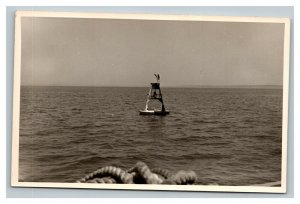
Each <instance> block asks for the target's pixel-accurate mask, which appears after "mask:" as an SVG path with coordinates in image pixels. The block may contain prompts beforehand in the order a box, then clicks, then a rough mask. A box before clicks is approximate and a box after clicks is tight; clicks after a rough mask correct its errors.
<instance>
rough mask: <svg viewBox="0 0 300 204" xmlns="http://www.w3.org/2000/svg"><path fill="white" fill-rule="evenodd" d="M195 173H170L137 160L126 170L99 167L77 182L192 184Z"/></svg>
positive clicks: (194, 179)
mask: <svg viewBox="0 0 300 204" xmlns="http://www.w3.org/2000/svg"><path fill="white" fill-rule="evenodd" d="M196 180H197V174H196V173H195V172H194V171H178V172H177V173H175V174H172V173H171V172H170V171H168V170H166V169H162V168H154V169H150V168H149V167H148V166H147V165H146V164H145V163H144V162H137V163H136V164H135V166H134V167H133V168H130V169H128V170H127V171H125V170H122V169H121V168H118V167H114V166H106V167H103V168H100V169H98V170H96V171H94V172H92V173H90V174H88V175H86V176H85V177H84V178H82V179H79V180H77V181H76V182H77V183H123V184H173V185H187V184H194V183H195V182H196Z"/></svg>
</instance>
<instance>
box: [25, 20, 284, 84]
mask: <svg viewBox="0 0 300 204" xmlns="http://www.w3.org/2000/svg"><path fill="white" fill-rule="evenodd" d="M21 23H22V28H21V41H22V42H21V49H22V50H21V84H22V85H34V86H35V85H37V86H39V85H41V86H133V87H135V86H138V87H139V86H148V85H149V83H150V82H154V81H155V77H154V73H159V74H160V77H161V83H162V84H163V85H164V86H171V87H172V86H176V87H178V86H179V87H180V86H183V87H185V86H247V85H282V83H283V44H284V43H283V38H284V24H280V23H238V22H200V21H196V22H195V21H194V22H191V21H162V20H156V21H155V20H115V19H82V18H44V17H35V18H31V17H22V21H21Z"/></svg>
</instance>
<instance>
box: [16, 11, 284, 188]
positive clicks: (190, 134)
mask: <svg viewBox="0 0 300 204" xmlns="http://www.w3.org/2000/svg"><path fill="white" fill-rule="evenodd" d="M289 35H290V22H289V19H288V18H260V17H213V16H210V17H209V16H184V15H154V14H153V15H151V14H103V13H98V14H97V13H61V12H32V11H18V12H17V13H16V21H15V64H14V98H13V140H12V141H13V147H12V148H13V154H12V155H13V158H12V180H11V183H12V186H18V187H22V186H27V187H29V186H30V187H62V188H99V189H140V190H143V189H144V190H182V191H227V192H270V193H285V192H286V185H287V184H286V172H287V169H286V168H287V163H286V162H287V148H288V147H287V124H288V121H287V118H288V117H287V113H288V112H287V111H288V82H289V40H290V39H289V38H290V36H289Z"/></svg>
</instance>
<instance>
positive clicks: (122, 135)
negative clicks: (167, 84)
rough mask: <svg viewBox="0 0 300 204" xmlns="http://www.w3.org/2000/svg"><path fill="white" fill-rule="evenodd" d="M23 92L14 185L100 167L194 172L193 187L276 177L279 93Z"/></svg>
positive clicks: (70, 178) (69, 178)
mask: <svg viewBox="0 0 300 204" xmlns="http://www.w3.org/2000/svg"><path fill="white" fill-rule="evenodd" d="M162 92H163V94H164V101H165V105H166V108H167V109H168V110H170V115H168V116H165V117H160V116H140V115H139V112H138V111H139V110H140V109H144V107H145V101H146V95H147V93H148V88H99V87H22V88H21V115H20V116H21V118H20V169H19V172H20V175H19V178H20V181H38V182H74V181H75V180H77V179H80V178H81V177H83V176H85V174H87V173H90V172H92V171H94V170H96V169H98V168H100V167H103V166H107V165H113V166H119V167H121V168H126V169H127V168H130V167H132V166H133V165H134V164H135V163H136V162H137V161H143V162H145V163H146V164H148V166H150V167H151V168H153V167H161V168H166V169H169V170H171V171H174V172H175V171H178V170H193V171H195V172H196V173H197V175H198V176H199V183H200V184H219V185H253V184H262V183H267V182H275V181H280V180H281V175H280V174H281V128H282V125H281V120H282V116H281V114H282V113H281V111H282V89H212V88H209V89H203V88H163V87H162Z"/></svg>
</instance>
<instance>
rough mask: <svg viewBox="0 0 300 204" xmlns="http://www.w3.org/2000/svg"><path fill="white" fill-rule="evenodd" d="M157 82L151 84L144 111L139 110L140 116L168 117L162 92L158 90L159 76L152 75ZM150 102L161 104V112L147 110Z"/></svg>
mask: <svg viewBox="0 0 300 204" xmlns="http://www.w3.org/2000/svg"><path fill="white" fill-rule="evenodd" d="M154 75H155V77H156V80H157V82H156V83H151V87H150V91H149V93H148V96H147V101H146V107H145V109H144V110H140V115H161V116H164V115H168V114H169V113H170V112H169V111H168V110H166V109H165V105H164V101H163V97H162V92H161V89H160V76H159V74H154ZM150 100H158V101H159V102H160V103H161V110H157V109H148V103H149V102H150Z"/></svg>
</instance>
